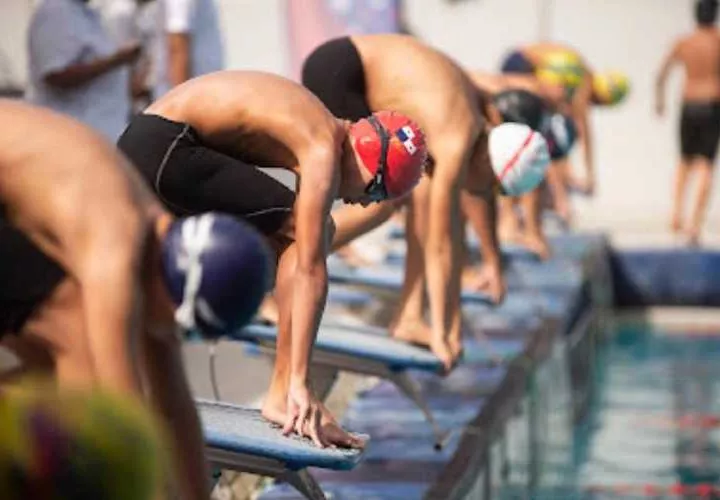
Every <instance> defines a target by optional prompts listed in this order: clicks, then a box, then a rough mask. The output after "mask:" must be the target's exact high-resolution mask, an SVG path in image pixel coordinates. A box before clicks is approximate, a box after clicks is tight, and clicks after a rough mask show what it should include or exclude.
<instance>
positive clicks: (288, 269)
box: [118, 71, 427, 447]
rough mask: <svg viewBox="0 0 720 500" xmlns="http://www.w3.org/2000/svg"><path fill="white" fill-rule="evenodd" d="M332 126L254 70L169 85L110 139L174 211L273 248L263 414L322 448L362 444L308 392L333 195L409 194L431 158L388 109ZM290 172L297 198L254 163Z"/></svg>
mask: <svg viewBox="0 0 720 500" xmlns="http://www.w3.org/2000/svg"><path fill="white" fill-rule="evenodd" d="M356 116H357V117H358V119H357V120H355V121H352V122H350V121H346V120H339V119H337V118H335V117H333V115H332V114H331V113H330V112H329V111H328V110H327V108H326V107H325V106H324V105H323V104H322V102H320V101H319V100H318V99H317V98H316V97H315V96H313V95H312V94H311V93H310V92H308V90H307V89H305V88H303V87H302V86H300V85H298V84H296V83H294V82H291V81H290V80H287V79H285V78H282V77H279V76H275V75H271V74H267V73H260V72H249V71H222V72H217V73H213V74H209V75H204V76H201V77H198V78H195V79H192V80H189V81H188V82H185V83H184V84H182V85H179V86H178V87H176V88H174V89H173V90H171V91H170V92H169V93H168V94H166V95H164V96H163V97H162V98H161V99H160V100H158V101H156V102H155V103H153V104H152V105H151V106H150V107H148V108H147V109H146V110H145V112H144V113H143V114H142V115H140V116H138V117H137V118H135V119H134V120H133V121H132V122H131V123H130V125H129V126H128V128H127V129H126V131H125V132H124V133H123V135H122V136H121V137H120V140H119V142H118V146H119V148H120V149H121V150H122V151H123V152H124V153H125V154H126V155H127V156H128V157H129V158H130V159H131V160H132V161H133V162H134V163H135V165H136V166H137V168H138V169H139V171H140V172H141V173H142V175H143V177H144V178H145V180H146V181H147V182H148V184H149V185H150V186H152V188H153V190H154V191H155V193H156V194H157V195H158V197H159V198H160V199H161V200H162V201H163V202H164V203H165V206H166V207H167V208H168V209H169V210H171V211H172V212H174V213H176V214H184V213H185V214H187V213H197V212H200V211H205V210H220V211H223V212H227V213H230V214H233V215H235V216H237V217H240V218H242V219H244V220H245V221H247V222H249V223H250V224H252V225H253V226H255V227H256V228H257V229H258V230H259V231H260V232H262V233H263V235H265V236H266V238H267V239H268V241H269V242H270V243H271V244H272V246H273V248H274V249H275V250H276V251H277V255H278V264H277V271H276V280H275V290H274V299H275V300H276V302H277V309H278V318H277V326H278V342H277V357H276V360H275V370H274V372H273V377H272V381H271V384H270V389H269V391H268V395H267V397H266V398H265V400H264V403H263V408H262V411H263V415H264V416H265V417H266V418H267V419H269V420H271V421H273V422H276V423H278V424H281V425H283V427H284V432H285V433H290V432H292V431H295V432H297V433H299V434H301V435H307V436H309V437H311V438H312V439H313V440H314V441H315V443H316V444H317V445H318V446H328V445H339V446H344V447H361V446H363V443H362V442H360V441H359V440H358V439H357V438H355V437H354V436H352V435H350V434H349V433H347V432H345V431H344V430H343V429H341V428H340V426H339V425H338V424H337V422H336V421H335V419H334V418H333V417H332V415H331V414H330V412H329V411H328V410H327V409H326V408H325V406H324V405H323V404H322V402H321V401H319V400H318V399H317V398H316V397H315V395H314V394H313V393H312V391H311V389H310V387H309V379H308V370H309V362H310V355H311V349H312V344H313V341H314V339H315V335H316V332H317V329H318V325H319V323H320V319H321V316H322V313H323V311H324V308H325V301H326V297H327V267H326V265H327V264H326V259H327V254H328V251H329V249H330V245H331V242H332V238H333V232H334V228H333V223H332V219H331V218H330V209H331V207H332V205H333V203H334V202H335V200H336V199H343V200H344V201H345V202H346V203H356V204H358V205H362V206H366V205H369V204H372V203H375V202H379V201H383V200H388V199H393V198H398V197H402V196H405V195H406V194H408V193H409V192H410V191H411V190H412V189H413V188H414V187H415V185H416V184H417V183H418V182H419V181H420V177H421V175H422V173H423V168H424V164H425V161H426V157H427V152H426V148H425V139H424V134H423V132H422V130H421V129H420V128H419V127H418V126H417V125H416V124H415V122H413V121H412V120H410V119H409V118H408V117H407V116H405V115H402V114H401V113H396V112H394V111H381V112H378V113H374V114H371V113H370V112H369V111H368V112H367V113H364V114H359V115H356ZM263 167H271V168H278V169H283V170H284V171H286V172H289V173H291V174H294V176H295V177H296V179H297V180H298V181H297V184H296V190H295V192H293V191H292V190H290V189H289V188H287V187H285V185H284V184H282V183H281V182H280V181H278V180H276V179H275V178H273V177H271V176H269V175H268V174H267V173H265V172H264V171H263V170H261V168H263Z"/></svg>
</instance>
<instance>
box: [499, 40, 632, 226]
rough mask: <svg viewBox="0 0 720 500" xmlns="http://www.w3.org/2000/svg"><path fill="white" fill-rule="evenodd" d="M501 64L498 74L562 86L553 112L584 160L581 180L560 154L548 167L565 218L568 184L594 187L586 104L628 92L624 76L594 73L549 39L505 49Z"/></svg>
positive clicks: (588, 190)
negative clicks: (572, 130)
mask: <svg viewBox="0 0 720 500" xmlns="http://www.w3.org/2000/svg"><path fill="white" fill-rule="evenodd" d="M501 69H502V73H509V74H513V73H516V74H530V75H534V76H535V77H537V78H538V80H541V81H542V82H544V85H545V86H546V87H553V86H554V87H556V88H558V89H562V93H563V94H564V99H562V103H561V105H560V106H559V107H558V111H560V112H562V113H563V114H564V115H565V116H570V117H571V118H572V120H573V121H574V123H575V125H576V127H577V134H578V140H579V143H580V145H581V149H582V151H583V159H584V163H585V179H584V180H579V179H577V178H575V176H574V175H573V174H572V173H571V168H570V165H569V163H568V161H567V160H566V159H562V160H556V161H554V162H553V165H552V167H551V169H550V171H549V172H548V184H549V187H550V190H551V192H552V195H553V198H554V202H555V206H556V210H557V212H558V215H559V216H560V217H561V218H562V219H563V220H565V221H566V222H569V221H570V218H571V214H570V204H569V198H568V193H567V189H568V187H569V188H571V189H574V190H577V191H579V192H581V193H585V194H587V195H592V194H593V193H594V191H595V166H594V156H593V140H592V131H591V130H590V123H589V119H588V116H589V110H590V107H591V106H592V105H595V106H612V105H616V104H618V103H620V102H621V101H622V100H623V99H624V98H625V96H626V95H627V92H628V81H627V77H625V76H624V75H622V74H621V73H618V72H605V73H596V72H595V71H594V70H593V69H592V68H591V67H590V66H589V65H588V64H587V62H586V61H585V59H584V58H583V57H582V56H581V55H580V54H579V53H578V52H577V51H576V50H575V49H573V48H571V47H568V46H567V45H563V44H559V43H551V42H546V43H538V44H533V45H527V46H525V47H522V48H520V49H518V50H515V51H513V52H511V53H510V54H508V56H507V57H506V58H505V60H504V61H503V64H502V68H501ZM556 93H557V91H554V92H553V94H556Z"/></svg>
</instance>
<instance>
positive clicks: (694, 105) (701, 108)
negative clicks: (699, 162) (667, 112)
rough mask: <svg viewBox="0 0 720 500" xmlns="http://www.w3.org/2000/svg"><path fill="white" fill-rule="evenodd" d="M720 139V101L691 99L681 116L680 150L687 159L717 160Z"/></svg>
mask: <svg viewBox="0 0 720 500" xmlns="http://www.w3.org/2000/svg"><path fill="white" fill-rule="evenodd" d="M719 139H720V102H718V101H706V102H702V101H689V102H685V103H684V104H683V107H682V114H681V116H680V150H681V152H682V156H683V158H685V159H691V158H694V157H702V158H706V159H707V160H709V161H710V162H714V161H715V156H716V154H717V147H718V140H719Z"/></svg>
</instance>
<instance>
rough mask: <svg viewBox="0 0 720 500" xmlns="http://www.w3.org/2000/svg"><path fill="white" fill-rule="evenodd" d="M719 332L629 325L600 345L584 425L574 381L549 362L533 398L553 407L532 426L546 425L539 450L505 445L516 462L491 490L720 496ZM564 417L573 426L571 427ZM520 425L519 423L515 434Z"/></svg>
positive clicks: (525, 494)
mask: <svg viewBox="0 0 720 500" xmlns="http://www.w3.org/2000/svg"><path fill="white" fill-rule="evenodd" d="M716 332H717V334H711V333H708V332H707V331H704V332H692V331H685V332H677V331H673V332H669V331H662V330H661V329H657V330H649V329H647V330H641V329H638V328H633V327H620V328H619V329H618V330H617V331H616V332H615V334H614V335H612V336H610V337H609V338H608V340H607V341H606V342H605V343H604V344H603V346H601V347H600V348H599V349H598V352H597V357H596V359H597V364H596V367H595V378H594V382H593V389H594V390H593V391H592V394H593V397H592V400H591V403H590V405H589V409H588V411H587V412H585V416H584V418H582V419H581V420H580V421H579V423H577V424H576V425H575V426H572V425H569V426H568V422H569V420H570V417H569V415H568V412H567V410H566V408H567V407H568V399H569V398H568V397H567V394H566V395H565V396H563V393H567V392H568V391H567V389H566V388H565V386H566V381H563V380H562V376H560V375H559V374H558V370H557V366H558V365H557V364H556V365H555V368H553V364H552V363H550V365H549V366H550V368H549V370H550V373H546V374H539V376H538V380H537V386H538V389H537V390H536V394H535V396H534V398H530V399H536V398H541V399H542V400H543V401H544V404H545V405H546V406H547V408H546V410H547V411H546V414H545V415H544V416H542V417H535V419H536V420H537V419H540V420H543V419H544V421H543V422H542V423H541V424H540V425H537V424H536V425H534V426H533V425H531V426H530V428H531V429H533V428H534V429H535V433H539V434H540V435H538V436H534V437H533V436H532V434H533V431H530V432H529V434H531V436H530V437H529V441H530V442H531V443H534V449H535V450H536V451H535V455H534V456H535V459H533V460H531V462H533V463H522V458H521V457H520V455H519V454H514V453H513V445H512V443H510V444H506V445H505V446H506V447H507V448H508V449H509V451H507V452H506V456H507V457H508V460H507V464H506V468H507V470H506V471H504V472H500V473H501V474H503V475H504V479H503V480H501V481H498V482H497V483H495V484H497V485H498V486H497V487H496V488H494V489H493V493H494V494H493V495H492V496H493V497H495V498H503V499H514V498H533V499H548V500H550V499H569V500H575V499H577V500H579V499H583V500H585V499H605V498H608V499H609V498H671V499H674V498H678V499H687V498H720V447H719V445H720V327H718V328H717V329H716ZM546 370H547V369H546ZM543 386H544V388H543ZM535 404H536V405H537V404H541V403H537V402H536V403H535ZM563 426H567V427H565V429H568V428H569V429H572V430H571V431H569V432H564V433H563V431H562V428H563ZM519 427H521V428H528V426H523V425H520V426H519ZM512 432H513V428H512V425H511V426H509V427H508V429H507V433H506V434H507V437H506V439H508V441H512V437H511V435H512ZM531 448H533V446H531ZM525 449H528V448H527V443H526V447H525Z"/></svg>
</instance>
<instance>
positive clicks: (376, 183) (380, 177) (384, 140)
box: [367, 115, 390, 195]
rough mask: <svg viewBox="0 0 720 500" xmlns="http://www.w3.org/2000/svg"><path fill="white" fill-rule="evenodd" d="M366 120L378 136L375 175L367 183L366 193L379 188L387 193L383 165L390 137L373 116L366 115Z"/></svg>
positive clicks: (385, 161) (385, 162)
mask: <svg viewBox="0 0 720 500" xmlns="http://www.w3.org/2000/svg"><path fill="white" fill-rule="evenodd" d="M367 121H368V122H370V125H372V126H373V128H374V129H375V132H377V135H378V137H379V138H380V158H379V159H378V167H377V170H376V171H375V177H374V178H373V180H372V181H371V182H370V184H369V185H368V189H367V191H368V194H371V193H370V192H371V191H374V190H375V189H381V190H382V193H383V194H384V195H387V190H386V189H385V167H386V165H387V155H388V149H389V146H390V137H389V136H388V133H387V130H385V127H383V126H382V125H381V124H380V122H379V121H378V119H377V118H376V117H375V116H372V115H371V116H368V118H367Z"/></svg>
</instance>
